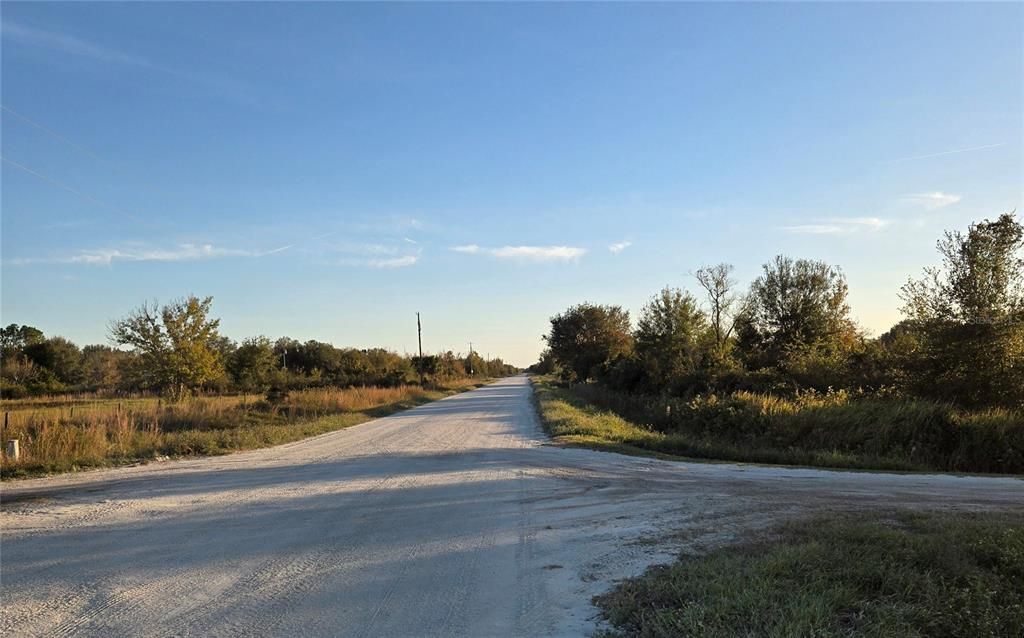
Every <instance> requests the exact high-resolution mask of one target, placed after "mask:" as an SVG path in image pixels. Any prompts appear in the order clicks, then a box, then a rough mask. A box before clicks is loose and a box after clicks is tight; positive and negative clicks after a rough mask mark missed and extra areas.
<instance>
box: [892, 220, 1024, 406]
mask: <svg viewBox="0 0 1024 638" xmlns="http://www.w3.org/2000/svg"><path fill="white" fill-rule="evenodd" d="M938 250H939V254H941V255H942V265H941V266H939V267H934V268H926V269H925V272H924V277H923V278H921V279H919V280H910V281H908V282H907V284H906V285H905V286H904V287H903V289H902V295H901V296H902V299H903V301H904V307H903V312H904V314H905V315H906V316H907V318H908V319H909V320H910V322H911V324H912V325H913V326H914V327H915V329H916V330H917V331H918V333H919V334H920V338H921V343H922V345H921V356H920V357H919V358H918V359H917V361H916V362H915V363H916V364H917V366H918V369H917V371H916V372H917V374H916V375H915V380H916V384H915V385H916V388H917V391H918V393H920V394H924V395H930V396H936V397H941V398H945V399H953V400H955V401H957V402H959V403H961V404H965V405H973V406H984V405H1007V406H1012V407H1017V406H1021V405H1024V382H1022V381H1021V379H1024V254H1022V252H1024V227H1022V225H1021V223H1020V222H1018V221H1017V219H1016V217H1015V216H1014V215H1012V214H1004V215H1001V216H1000V217H999V218H998V219H996V220H995V221H989V220H987V219H986V220H984V221H982V222H980V223H976V224H971V226H970V227H969V228H968V230H967V233H966V234H964V233H961V232H960V231H953V232H946V234H945V236H944V237H943V238H942V239H940V240H939V242H938Z"/></svg>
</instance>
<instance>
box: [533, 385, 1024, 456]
mask: <svg viewBox="0 0 1024 638" xmlns="http://www.w3.org/2000/svg"><path fill="white" fill-rule="evenodd" d="M533 382H534V387H535V388H536V391H537V401H538V407H539V412H540V414H541V417H542V421H543V422H544V425H545V427H546V428H547V430H548V433H549V434H551V436H553V437H554V438H555V439H556V441H559V442H562V443H566V444H572V445H583V446H587V447H591V448H597V449H603V450H609V451H617V452H624V453H631V454H647V455H667V456H675V457H687V458H701V459H717V460H723V461H741V462H752V463H771V464H785V465H805V466H817V467H830V468H840V469H872V470H890V471H944V472H985V473H1020V472H1022V471H1024V414H1022V413H1021V412H1019V411H1010V410H989V411H983V412H960V411H956V410H953V409H952V408H950V407H949V406H945V405H942V404H937V403H932V402H927V401H907V400H896V399H882V398H852V397H850V396H849V395H847V394H845V393H836V394H831V395H809V396H804V397H798V398H797V399H785V398H780V397H774V396H771V395H759V394H752V393H746V392H738V393H735V394H733V395H730V396H726V397H717V396H714V395H708V396H702V397H697V398H694V399H689V400H684V399H673V398H665V397H649V396H638V395H628V394H624V393H617V392H611V391H609V390H607V389H605V388H602V387H600V386H595V385H575V386H572V387H565V386H562V385H559V384H558V383H557V382H556V381H555V380H553V379H551V378H550V377H533Z"/></svg>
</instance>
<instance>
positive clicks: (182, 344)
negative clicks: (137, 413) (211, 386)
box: [110, 296, 224, 399]
mask: <svg viewBox="0 0 1024 638" xmlns="http://www.w3.org/2000/svg"><path fill="white" fill-rule="evenodd" d="M212 304H213V297H206V298H205V299H199V298H198V297H195V296H189V297H187V298H185V299H181V300H178V301H174V302H171V303H169V304H167V305H165V306H163V307H159V306H158V305H157V304H155V303H154V304H153V305H150V304H148V303H147V304H143V305H142V306H141V307H140V308H138V309H137V310H135V311H134V312H133V313H131V314H130V315H128V316H127V317H124V318H123V319H119V320H117V321H114V322H113V323H111V325H110V338H111V340H112V341H113V342H114V343H116V344H119V345H126V346H130V347H131V348H132V349H134V350H135V352H136V353H137V355H138V356H137V359H136V365H135V366H134V372H135V375H136V378H137V379H138V381H139V382H140V383H141V385H142V386H143V387H148V388H153V389H157V390H160V391H163V392H165V393H167V394H168V396H170V397H171V398H173V399H180V398H181V397H183V396H184V395H185V394H186V393H188V392H191V391H195V390H196V389H198V388H200V387H201V386H202V385H203V384H205V383H208V382H211V381H214V380H216V379H217V378H219V377H220V376H221V375H222V374H223V372H224V368H223V361H222V360H221V356H220V352H219V351H218V349H217V346H218V345H219V342H218V336H219V335H218V334H217V328H218V327H219V325H220V320H219V319H211V318H209V314H210V306H211V305H212Z"/></svg>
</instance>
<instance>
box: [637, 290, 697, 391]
mask: <svg viewBox="0 0 1024 638" xmlns="http://www.w3.org/2000/svg"><path fill="white" fill-rule="evenodd" d="M707 331H708V321H707V316H705V314H704V312H703V311H702V310H701V309H700V307H699V306H698V304H697V300H696V299H694V297H693V295H691V294H690V293H688V292H683V291H681V290H679V289H678V288H668V287H666V288H664V289H663V290H662V291H661V292H660V293H658V294H657V295H655V296H654V297H652V298H651V300H650V301H649V302H648V303H647V305H646V306H644V308H643V310H641V311H640V319H639V321H638V322H637V329H636V332H635V333H634V339H635V341H636V355H637V357H638V358H639V359H640V363H641V366H642V369H643V371H644V376H645V378H646V385H647V387H648V388H650V389H652V390H664V389H666V388H668V387H671V386H673V385H677V384H678V383H679V382H680V380H681V379H682V378H683V377H685V376H686V375H690V374H692V373H693V372H695V371H696V370H697V368H698V367H699V366H700V364H701V355H702V350H703V344H702V341H703V340H704V339H705V336H706V334H707Z"/></svg>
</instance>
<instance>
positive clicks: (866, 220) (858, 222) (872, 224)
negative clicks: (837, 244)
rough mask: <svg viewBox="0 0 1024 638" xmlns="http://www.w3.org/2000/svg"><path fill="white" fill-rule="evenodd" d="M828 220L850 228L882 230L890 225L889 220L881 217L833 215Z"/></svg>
mask: <svg viewBox="0 0 1024 638" xmlns="http://www.w3.org/2000/svg"><path fill="white" fill-rule="evenodd" d="M826 221H827V222H828V223H830V224H841V225H844V226H847V227H849V228H863V229H865V230H881V229H883V228H885V227H886V226H888V225H889V220H887V219H881V218H879V217H832V218H831V219H828V220H826Z"/></svg>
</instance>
